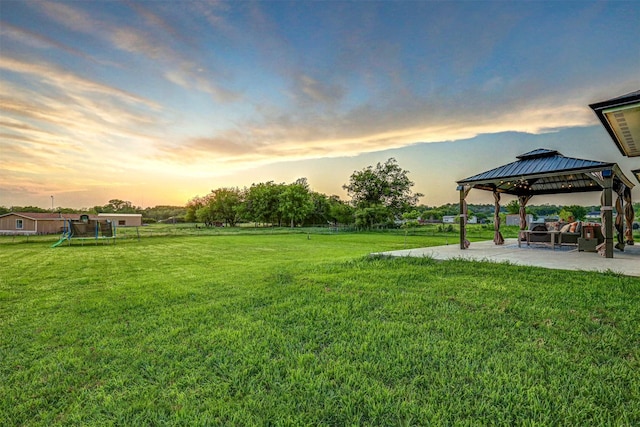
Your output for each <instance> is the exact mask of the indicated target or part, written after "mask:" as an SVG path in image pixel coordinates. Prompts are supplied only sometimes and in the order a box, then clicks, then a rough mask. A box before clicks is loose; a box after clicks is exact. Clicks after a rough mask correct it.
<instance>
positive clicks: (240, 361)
mask: <svg viewBox="0 0 640 427" xmlns="http://www.w3.org/2000/svg"><path fill="white" fill-rule="evenodd" d="M440 243H442V242H441V241H440V240H439V239H437V238H429V237H420V236H414V237H412V236H409V237H406V236H399V235H385V234H366V233H355V234H335V235H305V234H288V235H287V234H277V235H266V234H265V235H235V236H207V237H205V236H203V237H184V238H178V237H173V238H171V237H161V238H146V239H144V238H143V239H141V240H140V241H136V240H131V241H125V242H118V244H116V245H97V246H95V245H85V246H79V245H75V244H74V245H72V246H70V247H69V246H61V247H59V248H56V249H51V248H49V246H50V242H47V243H28V244H3V245H0V425H42V426H44V425H47V426H48V425H114V426H115V425H118V426H119V425H184V426H193V425H237V426H248V425H332V426H343V425H380V426H382V425H384V426H388V425H487V424H490V425H572V426H575V425H616V426H626V425H629V426H632V425H638V424H640V353H639V349H640V281H639V280H638V279H637V278H629V277H623V276H620V275H615V274H599V273H587V272H563V271H555V270H545V269H539V268H527V267H518V266H513V265H506V264H490V263H478V262H462V261H447V262H436V261H433V260H430V259H386V258H375V257H368V256H367V254H368V253H370V252H375V251H382V250H393V249H403V248H404V247H415V246H427V245H430V244H440ZM559 256H561V254H560V255H559Z"/></svg>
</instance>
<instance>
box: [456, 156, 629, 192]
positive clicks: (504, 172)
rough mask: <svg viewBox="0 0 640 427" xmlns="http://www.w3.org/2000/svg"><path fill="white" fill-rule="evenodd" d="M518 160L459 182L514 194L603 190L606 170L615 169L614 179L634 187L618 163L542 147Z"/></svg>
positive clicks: (518, 157) (519, 157)
mask: <svg viewBox="0 0 640 427" xmlns="http://www.w3.org/2000/svg"><path fill="white" fill-rule="evenodd" d="M517 159H518V160H516V161H515V162H511V163H508V164H506V165H503V166H499V167H497V168H494V169H491V170H488V171H486V172H482V173H480V174H477V175H473V176H470V177H469V178H466V179H463V180H461V181H458V184H459V185H471V186H472V187H473V188H478V189H482V190H489V191H497V192H499V193H507V194H512V195H532V196H533V195H539V194H557V193H573V192H586V191H599V190H600V189H601V186H600V182H601V181H602V172H603V171H608V170H611V171H612V172H613V175H614V181H616V180H617V181H618V182H619V183H623V184H624V185H626V186H628V187H630V188H632V187H633V183H631V181H629V179H628V178H627V177H626V176H624V174H623V173H622V172H621V171H620V168H619V167H618V165H617V164H615V163H611V162H600V161H596V160H585V159H577V158H573V157H565V156H563V155H562V154H560V153H559V152H557V151H555V150H548V149H545V148H538V149H536V150H533V151H529V152H527V153H524V154H521V155H519V156H517Z"/></svg>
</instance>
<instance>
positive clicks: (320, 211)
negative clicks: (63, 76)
mask: <svg viewBox="0 0 640 427" xmlns="http://www.w3.org/2000/svg"><path fill="white" fill-rule="evenodd" d="M309 195H310V197H311V203H312V204H313V209H312V210H311V212H309V214H307V217H306V218H305V224H326V223H327V221H330V216H331V213H330V212H331V202H330V199H329V197H327V196H326V195H325V194H322V193H317V192H315V191H311V192H310V194H309Z"/></svg>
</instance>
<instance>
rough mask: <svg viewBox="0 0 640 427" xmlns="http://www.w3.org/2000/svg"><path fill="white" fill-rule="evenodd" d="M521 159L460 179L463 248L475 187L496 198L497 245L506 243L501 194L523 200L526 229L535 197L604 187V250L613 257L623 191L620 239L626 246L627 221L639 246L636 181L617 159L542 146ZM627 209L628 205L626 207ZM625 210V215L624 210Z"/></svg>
mask: <svg viewBox="0 0 640 427" xmlns="http://www.w3.org/2000/svg"><path fill="white" fill-rule="evenodd" d="M517 159H518V160H516V161H515V162H512V163H509V164H506V165H504V166H500V167H497V168H495V169H491V170H489V171H486V172H483V173H480V174H477V175H473V176H471V177H469V178H466V179H463V180H460V181H458V182H457V183H458V188H457V189H458V190H459V191H460V249H466V248H468V247H469V244H470V243H469V241H468V240H467V238H466V222H467V218H466V216H467V204H466V201H465V199H466V197H467V195H468V194H469V191H471V189H478V190H486V191H491V192H492V193H493V197H494V201H495V213H494V227H495V229H494V239H493V241H494V243H495V244H496V245H501V244H503V243H504V239H503V237H502V234H501V233H500V217H499V212H500V196H501V195H502V194H510V195H513V196H516V197H517V198H518V201H519V203H520V229H521V230H525V229H526V228H527V223H526V211H525V208H526V205H527V203H528V202H529V200H530V199H531V198H532V197H533V196H538V195H548V194H562V193H580V192H590V191H601V192H602V195H601V205H602V207H601V209H600V214H601V217H602V231H603V234H604V237H605V241H604V243H603V244H602V245H601V247H599V251H600V252H601V253H602V254H603V255H604V256H605V257H607V258H613V248H614V244H613V235H614V222H613V194H614V193H615V194H616V195H617V198H616V201H615V206H616V211H617V212H618V215H617V217H616V221H615V230H616V232H617V240H618V243H617V244H616V247H617V248H618V249H620V250H623V249H624V244H625V240H624V235H623V232H624V227H625V224H624V222H626V228H627V231H628V232H627V235H626V238H627V243H628V244H633V235H632V233H631V230H632V222H633V206H632V201H631V189H632V188H633V186H634V184H633V183H632V182H631V181H630V180H629V179H628V178H627V177H626V176H625V175H624V174H623V173H622V171H621V170H620V168H619V167H618V165H617V164H616V163H609V162H600V161H595V160H584V159H576V158H571V157H565V156H563V155H562V154H560V153H559V152H557V151H555V150H548V149H544V148H539V149H537V150H533V151H530V152H528V153H525V154H522V155H520V156H517ZM625 204H626V207H625V208H623V206H625ZM623 213H624V214H623Z"/></svg>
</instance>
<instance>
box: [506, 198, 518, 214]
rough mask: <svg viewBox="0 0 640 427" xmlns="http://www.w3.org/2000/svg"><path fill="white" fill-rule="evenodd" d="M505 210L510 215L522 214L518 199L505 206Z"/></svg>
mask: <svg viewBox="0 0 640 427" xmlns="http://www.w3.org/2000/svg"><path fill="white" fill-rule="evenodd" d="M505 209H506V210H507V213H508V214H511V215H513V214H517V213H520V202H518V200H517V199H515V200H512V201H510V202H509V203H507V204H506V205H505Z"/></svg>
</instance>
